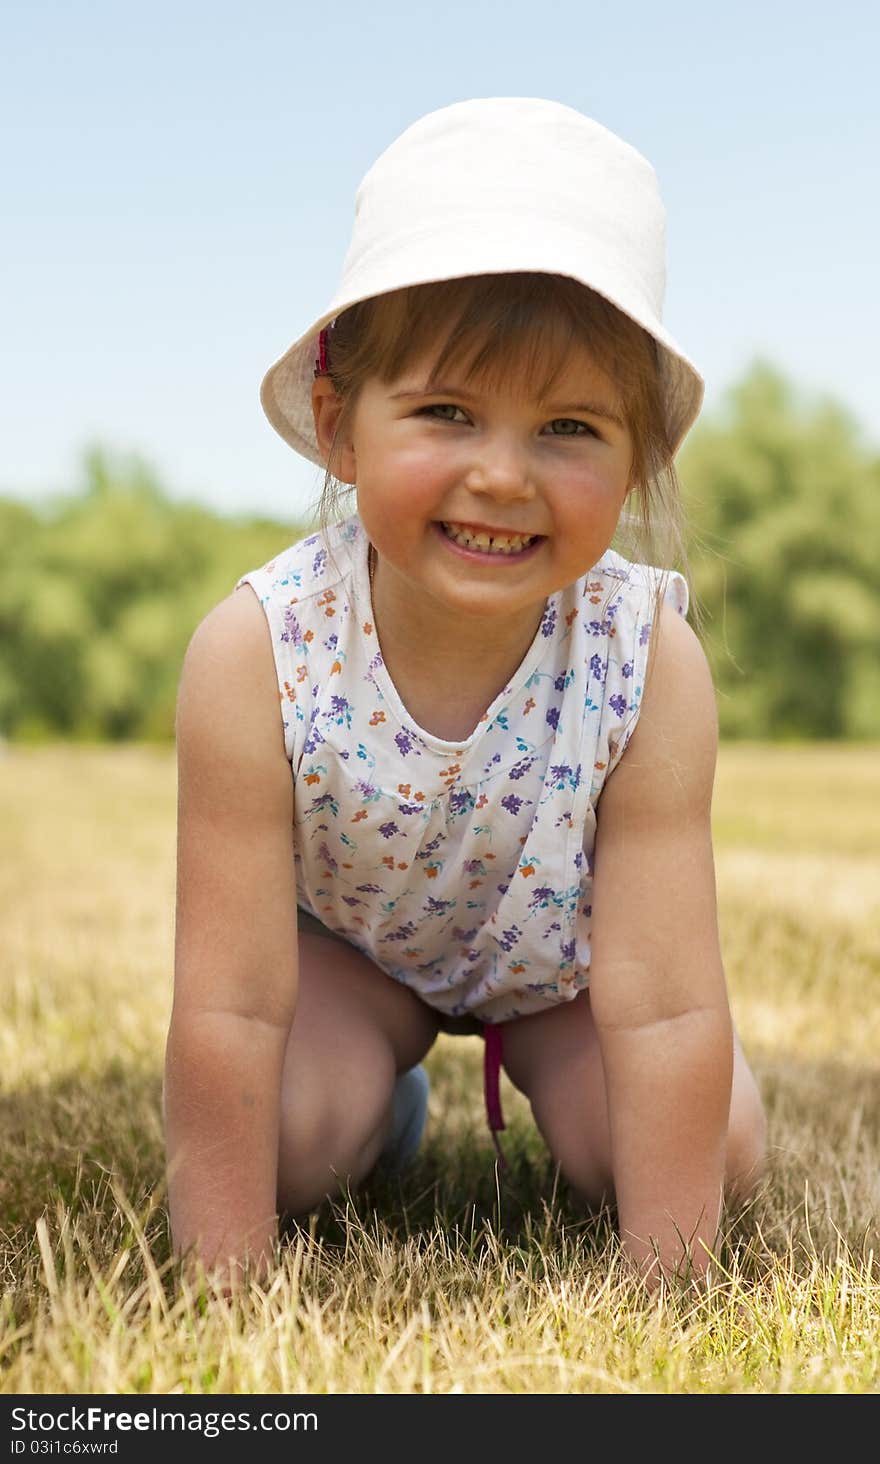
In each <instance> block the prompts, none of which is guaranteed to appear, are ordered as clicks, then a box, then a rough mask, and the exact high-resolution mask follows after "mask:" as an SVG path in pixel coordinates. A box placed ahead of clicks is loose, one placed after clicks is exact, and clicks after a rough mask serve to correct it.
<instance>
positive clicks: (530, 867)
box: [520, 864, 535, 876]
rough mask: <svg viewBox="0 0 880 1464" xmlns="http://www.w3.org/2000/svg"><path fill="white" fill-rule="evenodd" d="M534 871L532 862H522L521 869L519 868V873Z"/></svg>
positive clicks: (528, 873)
mask: <svg viewBox="0 0 880 1464" xmlns="http://www.w3.org/2000/svg"><path fill="white" fill-rule="evenodd" d="M534 872H535V866H534V864H524V865H523V867H522V869H521V870H520V874H524V875H526V876H528V875H530V874H534Z"/></svg>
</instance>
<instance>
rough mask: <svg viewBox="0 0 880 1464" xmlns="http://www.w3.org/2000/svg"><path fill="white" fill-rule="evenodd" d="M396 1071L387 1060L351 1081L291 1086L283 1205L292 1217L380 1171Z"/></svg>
mask: <svg viewBox="0 0 880 1464" xmlns="http://www.w3.org/2000/svg"><path fill="white" fill-rule="evenodd" d="M395 1077H396V1069H395V1065H394V1061H393V1058H392V1056H391V1053H390V1050H389V1052H388V1054H387V1061H382V1060H381V1058H379V1057H378V1056H377V1060H376V1061H375V1062H374V1063H372V1064H370V1065H369V1066H368V1067H367V1068H366V1069H362V1070H359V1071H358V1072H356V1073H355V1072H352V1073H350V1074H348V1075H347V1078H346V1081H345V1083H344V1084H343V1083H339V1082H334V1081H333V1080H332V1078H331V1080H330V1081H329V1082H328V1083H326V1084H324V1083H315V1082H312V1084H310V1085H309V1086H308V1087H306V1085H304V1084H303V1085H300V1086H299V1088H297V1086H296V1085H295V1084H294V1083H291V1084H288V1085H286V1086H285V1090H284V1093H283V1102H282V1108H281V1122H280V1132H279V1145H278V1202H279V1205H280V1207H281V1208H283V1209H284V1210H286V1211H288V1212H289V1213H291V1214H301V1213H305V1212H306V1211H307V1210H310V1209H314V1208H315V1207H316V1206H317V1205H319V1204H320V1203H321V1202H322V1201H323V1200H324V1198H325V1197H326V1196H328V1195H329V1196H331V1197H335V1196H338V1195H339V1194H340V1193H341V1192H342V1190H344V1189H345V1187H346V1186H348V1187H353V1186H355V1185H357V1184H360V1182H361V1181H362V1180H363V1179H365V1178H366V1176H367V1175H368V1174H369V1172H370V1170H371V1169H372V1168H373V1167H374V1165H375V1163H376V1161H377V1159H378V1157H379V1154H380V1153H381V1150H382V1146H383V1144H384V1142H385V1138H386V1136H387V1133H388V1129H389V1126H390V1122H391V1102H392V1095H393V1091H394V1082H395Z"/></svg>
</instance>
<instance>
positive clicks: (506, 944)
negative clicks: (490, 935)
mask: <svg viewBox="0 0 880 1464" xmlns="http://www.w3.org/2000/svg"><path fill="white" fill-rule="evenodd" d="M521 935H522V931H521V930H520V928H519V926H518V925H511V927H510V929H509V930H505V931H504V932H503V934H502V935H501V937H500V939H499V938H498V936H496V937H495V939H496V940H497V941H498V944H499V945H500V947H501V949H502V950H503V951H512V950H513V948H514V946H515V945H517V944H518V943H519V940H520V937H521Z"/></svg>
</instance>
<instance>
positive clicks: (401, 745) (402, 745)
mask: <svg viewBox="0 0 880 1464" xmlns="http://www.w3.org/2000/svg"><path fill="white" fill-rule="evenodd" d="M394 741H395V742H396V743H397V748H398V751H399V752H400V754H401V756H402V757H406V755H407V753H410V752H412V749H413V743H412V738H411V737H410V736H409V735H408V733H406V732H398V733H397V735H396V737H395V739H394Z"/></svg>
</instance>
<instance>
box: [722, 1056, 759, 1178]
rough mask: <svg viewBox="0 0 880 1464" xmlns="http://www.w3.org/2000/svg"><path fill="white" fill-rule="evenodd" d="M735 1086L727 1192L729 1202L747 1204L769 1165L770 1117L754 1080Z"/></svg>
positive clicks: (725, 1169) (725, 1171)
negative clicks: (768, 1128) (768, 1135)
mask: <svg viewBox="0 0 880 1464" xmlns="http://www.w3.org/2000/svg"><path fill="white" fill-rule="evenodd" d="M748 1076H749V1081H748V1082H744V1083H741V1084H735V1086H734V1092H733V1098H732V1101H731V1108H730V1122H729V1124H728V1130H727V1157H726V1162H725V1168H724V1182H725V1190H726V1193H727V1196H728V1198H729V1199H731V1200H733V1201H735V1202H737V1203H740V1204H741V1203H743V1201H745V1200H747V1199H749V1197H750V1196H751V1195H752V1194H753V1193H754V1192H755V1190H756V1189H757V1187H758V1185H759V1184H760V1182H761V1180H762V1179H763V1177H764V1173H765V1170H766V1166H767V1116H766V1113H765V1112H764V1105H763V1103H762V1102H761V1097H760V1094H759V1092H758V1089H757V1085H756V1084H755V1082H754V1079H752V1077H751V1074H749V1075H748Z"/></svg>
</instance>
